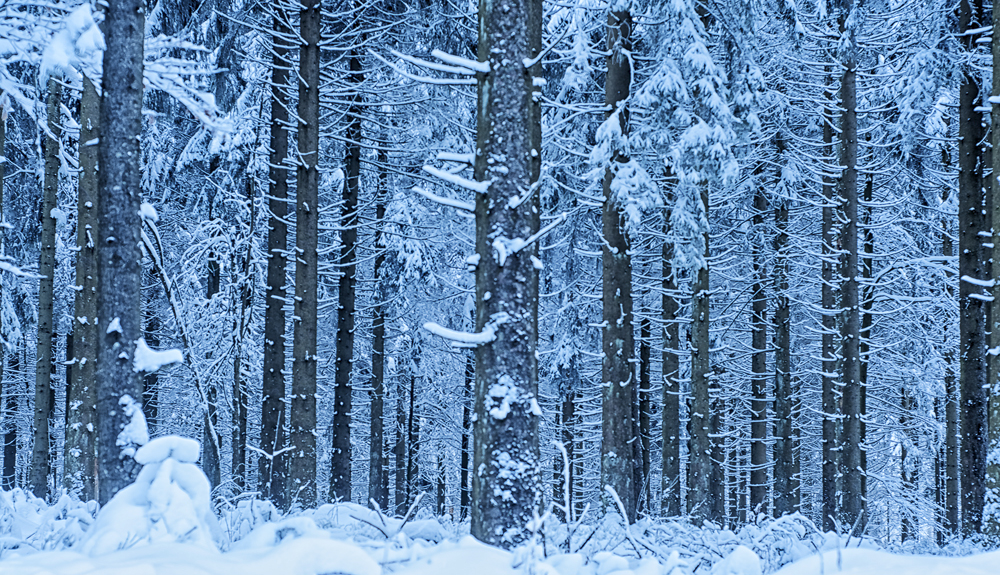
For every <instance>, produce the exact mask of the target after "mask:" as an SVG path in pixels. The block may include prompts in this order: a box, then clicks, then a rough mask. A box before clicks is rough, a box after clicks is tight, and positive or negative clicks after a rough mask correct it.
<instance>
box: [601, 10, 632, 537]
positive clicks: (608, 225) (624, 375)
mask: <svg viewBox="0 0 1000 575" xmlns="http://www.w3.org/2000/svg"><path fill="white" fill-rule="evenodd" d="M607 29H608V50H609V55H608V58H607V66H608V73H607V76H606V84H605V100H604V102H605V104H606V105H607V106H608V112H607V117H608V118H609V119H610V118H612V117H613V116H615V115H617V118H618V127H619V129H620V130H621V133H622V135H623V136H627V134H628V121H629V113H628V105H627V104H626V102H627V101H628V98H629V88H630V85H631V83H632V69H631V64H630V59H629V58H628V57H627V54H628V53H630V52H631V49H632V40H631V33H632V16H631V14H629V12H627V11H620V12H610V13H609V14H608V28H607ZM628 160H629V158H628V157H627V156H626V155H625V151H624V150H617V149H616V150H614V151H613V152H612V157H611V158H610V165H609V167H608V168H607V170H606V171H605V174H604V207H603V211H602V218H601V220H602V226H603V233H604V241H603V242H602V243H603V248H602V250H601V254H602V263H603V265H602V284H603V294H602V301H603V306H604V313H603V319H604V322H603V328H602V329H601V336H602V337H601V340H602V341H601V352H602V353H601V355H602V359H601V362H602V378H601V381H602V387H603V390H602V398H603V401H602V414H601V437H602V441H601V485H600V488H601V497H602V500H601V501H602V504H603V506H604V509H605V511H612V510H616V504H615V503H614V501H612V500H611V499H610V498H609V497H610V496H609V494H608V492H607V491H606V490H605V488H606V487H611V488H612V489H614V491H615V493H617V494H618V497H619V498H620V499H621V501H622V504H623V505H624V506H625V513H626V514H627V515H628V517H627V519H628V521H629V522H630V523H631V522H634V521H635V508H636V501H635V494H634V491H635V486H634V484H635V474H634V470H633V469H632V465H633V460H632V449H633V447H632V444H633V441H634V440H635V427H636V425H635V424H636V422H635V421H634V418H633V414H632V403H633V402H632V396H633V389H632V388H633V387H634V386H635V378H634V377H633V374H632V362H631V359H632V354H633V349H634V346H635V344H634V337H633V326H632V319H633V318H632V258H631V253H630V251H629V242H628V237H627V235H626V233H625V230H624V225H623V223H624V221H623V220H624V217H623V213H622V206H621V203H620V202H619V200H618V198H616V197H615V194H614V192H613V183H614V179H615V175H616V173H617V166H618V165H622V164H625V163H627V162H628Z"/></svg>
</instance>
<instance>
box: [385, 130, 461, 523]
mask: <svg viewBox="0 0 1000 575" xmlns="http://www.w3.org/2000/svg"><path fill="white" fill-rule="evenodd" d="M378 159H379V179H378V197H377V198H376V200H375V201H376V204H375V238H376V239H375V249H376V252H377V253H376V256H375V269H374V271H373V272H372V275H373V277H374V279H375V286H376V288H375V293H374V296H373V297H374V300H375V310H374V318H373V319H372V394H371V398H372V404H371V417H370V419H371V435H370V436H369V444H370V445H369V458H368V499H369V500H374V501H375V504H376V505H378V508H379V509H382V510H385V509H388V505H389V483H388V481H387V480H386V471H387V470H386V462H385V449H384V443H385V440H384V425H383V419H384V415H383V402H384V399H385V307H384V304H385V295H386V294H385V290H384V289H381V286H383V285H385V282H383V278H381V277H380V276H381V275H382V273H383V272H382V265H383V264H384V263H385V251H384V248H385V239H384V238H383V233H384V231H383V229H382V226H383V225H384V224H383V222H384V220H385V201H386V197H387V194H388V180H389V172H388V169H387V164H388V157H387V156H386V153H385V150H384V149H379V151H378ZM463 429H464V428H463ZM462 438H463V440H464V439H465V433H464V431H463V433H462ZM464 454H465V451H464V446H463V456H464ZM369 502H370V501H369Z"/></svg>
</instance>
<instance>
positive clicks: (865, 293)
mask: <svg viewBox="0 0 1000 575" xmlns="http://www.w3.org/2000/svg"><path fill="white" fill-rule="evenodd" d="M866 138H867V139H868V140H870V139H871V136H870V135H868V136H866ZM874 191H875V177H874V176H873V175H872V174H869V175H868V176H867V177H866V181H865V193H864V197H863V198H862V199H863V201H864V203H865V205H867V207H865V212H864V214H865V216H864V219H863V220H862V222H861V223H862V225H863V226H864V230H865V231H864V233H865V244H864V251H863V254H862V256H861V281H862V287H861V292H862V296H861V331H860V333H859V334H858V337H859V340H858V358H859V359H860V361H861V367H860V370H859V372H860V377H861V397H860V399H861V401H860V404H861V405H860V406H859V407H860V409H861V412H860V418H861V425H860V428H861V434H860V435H861V436H860V438H859V443H860V448H861V493H862V494H863V495H864V500H863V501H862V503H861V505H862V509H864V510H865V512H867V510H868V504H867V502H868V443H867V441H868V427H867V425H868V424H867V422H866V421H865V418H866V416H867V414H868V366H869V365H870V364H871V358H870V355H869V354H870V347H869V343H868V342H870V341H871V337H872V334H871V331H872V319H873V317H872V306H873V305H874V303H875V288H874V286H873V285H872V272H873V270H874V268H873V267H872V266H873V262H872V256H873V254H874V253H875V233H874V231H873V230H872V228H871V221H872V208H871V202H872V198H873V196H874Z"/></svg>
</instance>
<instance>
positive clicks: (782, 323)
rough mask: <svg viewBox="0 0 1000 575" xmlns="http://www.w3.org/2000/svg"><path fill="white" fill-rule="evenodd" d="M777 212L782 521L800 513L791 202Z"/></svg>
mask: <svg viewBox="0 0 1000 575" xmlns="http://www.w3.org/2000/svg"><path fill="white" fill-rule="evenodd" d="M777 146H778V155H779V158H780V157H781V155H782V154H783V153H784V141H783V140H782V139H781V137H780V136H779V138H778V140H777ZM779 201H780V202H781V203H780V204H779V205H778V206H776V207H775V208H774V225H775V228H776V229H777V234H776V235H775V237H774V253H775V263H774V296H775V310H774V447H773V452H774V516H775V517H781V516H782V515H787V514H790V513H795V512H796V511H797V510H798V505H797V502H796V501H795V495H794V493H793V492H792V489H791V484H792V461H793V459H794V456H793V451H794V441H793V438H792V427H793V421H792V404H793V403H794V402H795V399H794V397H793V396H792V382H791V376H792V374H791V370H792V353H791V325H790V322H789V315H790V309H789V300H788V261H789V254H788V202H787V200H779Z"/></svg>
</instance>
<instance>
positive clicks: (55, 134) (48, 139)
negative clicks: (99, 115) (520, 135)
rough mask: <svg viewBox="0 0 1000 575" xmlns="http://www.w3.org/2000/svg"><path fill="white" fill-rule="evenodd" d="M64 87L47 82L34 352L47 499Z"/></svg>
mask: <svg viewBox="0 0 1000 575" xmlns="http://www.w3.org/2000/svg"><path fill="white" fill-rule="evenodd" d="M61 104H62V84H61V83H60V81H59V79H58V78H56V77H55V76H50V77H49V80H48V96H47V97H46V110H47V112H48V128H49V132H51V134H46V135H43V136H42V140H43V141H44V142H45V145H44V149H45V182H44V185H43V187H42V212H41V214H40V216H41V220H42V233H41V237H40V242H41V246H40V248H39V253H38V274H39V276H41V277H40V279H39V280H38V340H37V343H38V345H37V347H36V348H35V349H36V350H37V351H36V353H35V411H34V414H35V417H34V436H33V442H32V449H31V471H30V473H29V477H30V479H29V482H30V485H31V490H32V492H33V493H34V494H35V496H36V497H41V498H43V499H44V498H45V496H46V495H47V494H48V490H49V471H50V470H51V464H50V460H49V411H50V410H51V409H52V405H51V404H50V403H49V396H50V395H51V393H52V371H53V365H52V351H53V349H54V348H55V333H54V330H53V325H52V306H53V287H54V276H55V271H56V217H55V214H53V213H52V212H53V210H55V209H56V206H57V204H56V202H57V201H58V195H59V145H60V144H59V138H60V137H61V135H62V128H61V124H62V122H61V118H60V110H61Z"/></svg>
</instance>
